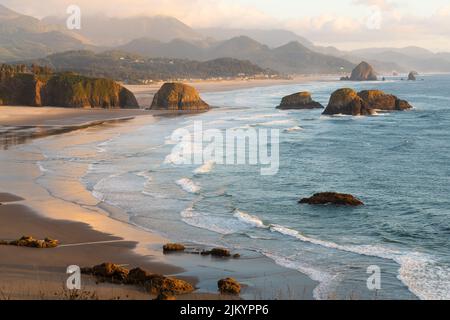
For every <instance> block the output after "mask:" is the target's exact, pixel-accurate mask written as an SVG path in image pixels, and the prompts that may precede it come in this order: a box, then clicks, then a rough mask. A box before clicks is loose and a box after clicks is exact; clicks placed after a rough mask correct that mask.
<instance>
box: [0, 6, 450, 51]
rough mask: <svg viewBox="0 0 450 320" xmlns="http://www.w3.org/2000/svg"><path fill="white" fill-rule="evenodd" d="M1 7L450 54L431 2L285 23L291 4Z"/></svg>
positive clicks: (448, 34) (447, 14) (441, 11)
mask: <svg viewBox="0 0 450 320" xmlns="http://www.w3.org/2000/svg"><path fill="white" fill-rule="evenodd" d="M1 1H2V4H4V5H6V6H10V7H11V8H13V9H15V10H17V11H19V12H23V13H26V14H31V15H34V16H39V17H44V16H47V15H60V16H61V15H65V14H66V8H67V6H68V5H70V4H77V5H79V6H80V7H81V9H82V14H105V15H109V16H119V17H125V16H133V15H141V16H142V15H169V16H173V17H176V18H178V19H179V20H181V21H183V22H184V23H186V24H188V25H190V26H192V27H194V28H200V27H232V28H261V29H268V28H286V29H289V30H291V31H294V32H296V33H298V34H300V35H302V36H305V37H306V38H309V39H310V40H312V41H314V42H317V43H321V44H324V45H334V46H337V47H341V48H356V47H361V46H367V45H371V46H378V45H380V46H381V45H383V46H388V45H391V46H400V45H419V46H421V45H422V46H428V47H431V46H432V47H436V48H441V49H445V50H450V5H446V6H441V7H440V8H439V7H438V6H437V5H436V4H435V3H434V2H433V0H428V1H429V3H423V4H419V6H427V9H428V10H423V11H420V7H414V6H410V7H407V4H406V2H404V1H403V2H400V0H349V2H348V3H349V4H347V6H348V10H347V7H345V14H342V12H341V13H340V14H337V13H333V12H332V11H331V12H328V13H327V12H323V13H320V14H315V15H310V16H302V15H299V16H298V18H288V16H289V14H287V15H286V18H284V19H281V18H280V17H278V16H277V15H276V14H275V13H274V12H271V10H270V8H271V6H272V5H277V6H278V5H279V6H281V7H283V8H284V11H286V12H289V9H290V8H291V6H292V8H294V7H295V6H294V5H292V4H290V3H289V1H287V0H285V1H283V0H277V3H279V4H275V1H273V2H272V0H266V1H260V2H258V1H250V0H248V1H240V0H41V1H36V0H20V1H19V0H1ZM330 2H332V3H333V4H334V3H335V0H329V1H328V0H315V4H314V6H322V7H323V8H326V7H327V6H326V4H327V3H330ZM408 2H409V1H408ZM251 3H253V4H251ZM400 3H402V4H401V5H400ZM263 4H264V5H263ZM416 6H417V4H416ZM433 7H434V8H435V10H434V12H432V13H430V8H433ZM411 8H415V9H414V10H411ZM424 8H425V7H424ZM292 10H294V9H292ZM330 10H332V9H330ZM425 11H426V12H427V13H425ZM377 12H378V13H380V16H379V17H377V16H374V13H377ZM374 17H375V18H376V19H373V18H374ZM371 18H372V20H370V19H371Z"/></svg>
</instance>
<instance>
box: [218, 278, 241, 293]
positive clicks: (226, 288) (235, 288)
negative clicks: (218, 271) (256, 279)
mask: <svg viewBox="0 0 450 320" xmlns="http://www.w3.org/2000/svg"><path fill="white" fill-rule="evenodd" d="M217 286H218V287H219V292H220V293H221V294H229V295H239V293H241V285H240V284H239V282H237V281H236V280H235V279H233V278H226V279H221V280H219V281H218V282H217Z"/></svg>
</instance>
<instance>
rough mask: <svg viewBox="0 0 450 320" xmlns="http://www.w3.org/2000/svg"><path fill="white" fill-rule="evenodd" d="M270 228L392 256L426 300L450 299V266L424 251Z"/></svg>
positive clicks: (335, 246) (325, 243)
mask: <svg viewBox="0 0 450 320" xmlns="http://www.w3.org/2000/svg"><path fill="white" fill-rule="evenodd" d="M270 229H271V230H272V231H274V232H279V233H281V234H284V235H287V236H291V237H294V238H296V239H299V240H301V241H303V242H309V243H312V244H316V245H319V246H322V247H326V248H330V249H335V250H340V251H346V252H351V253H356V254H360V255H365V256H370V257H378V258H382V259H387V260H392V261H394V262H396V263H398V264H399V265H400V268H399V271H398V272H399V275H398V279H399V280H400V281H402V282H403V283H404V284H405V285H406V286H407V287H408V289H409V290H410V291H411V292H412V293H414V294H415V295H416V296H417V297H419V298H420V299H424V300H428V299H431V300H434V299H450V268H448V267H442V266H439V265H438V264H437V263H436V262H435V261H434V259H433V258H432V257H429V256H427V255H425V254H422V253H419V252H402V251H398V250H394V249H391V248H387V247H383V246H377V245H340V244H337V243H334V242H330V241H323V240H318V239H314V238H310V237H306V236H304V235H302V234H300V232H298V231H296V230H292V229H289V228H286V227H283V226H278V225H272V226H271V227H270Z"/></svg>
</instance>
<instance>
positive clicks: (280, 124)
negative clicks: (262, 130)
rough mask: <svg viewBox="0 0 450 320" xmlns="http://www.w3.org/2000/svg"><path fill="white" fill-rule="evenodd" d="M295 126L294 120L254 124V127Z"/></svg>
mask: <svg viewBox="0 0 450 320" xmlns="http://www.w3.org/2000/svg"><path fill="white" fill-rule="evenodd" d="M293 124H296V121H295V120H289V119H288V120H274V121H268V122H263V123H256V124H254V126H265V127H270V126H289V125H293Z"/></svg>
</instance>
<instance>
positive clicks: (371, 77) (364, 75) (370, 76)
mask: <svg viewBox="0 0 450 320" xmlns="http://www.w3.org/2000/svg"><path fill="white" fill-rule="evenodd" d="M341 80H350V81H376V80H378V77H377V74H376V72H375V70H374V69H373V67H372V66H371V65H370V64H368V63H367V62H365V61H363V62H361V63H360V64H359V65H357V66H356V68H355V69H353V71H352V74H351V76H350V77H344V78H341Z"/></svg>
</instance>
